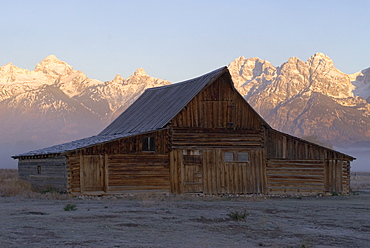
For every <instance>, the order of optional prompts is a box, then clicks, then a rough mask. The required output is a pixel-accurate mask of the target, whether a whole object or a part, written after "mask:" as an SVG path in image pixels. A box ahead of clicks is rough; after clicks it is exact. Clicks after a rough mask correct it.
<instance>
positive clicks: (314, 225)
mask: <svg viewBox="0 0 370 248" xmlns="http://www.w3.org/2000/svg"><path fill="white" fill-rule="evenodd" d="M68 204H69V205H70V206H72V207H71V208H73V207H74V206H75V207H76V208H77V209H76V210H75V211H65V210H64V208H65V207H66V206H67V205H68ZM244 210H246V213H247V216H246V218H245V221H235V220H232V219H231V218H230V217H229V216H228V214H230V213H232V212H235V211H238V213H243V212H244ZM0 220H1V222H0V230H1V231H0V247H301V248H303V247H369V244H370V193H369V192H367V191H362V192H359V193H354V194H352V195H350V196H324V197H322V196H318V197H286V198H280V197H279V198H277V197H276V198H274V197H269V198H266V197H263V196H240V197H225V196H224V197H220V196H217V197H216V196H213V197H212V196H206V197H205V196H165V195H135V196H120V197H118V196H110V197H84V198H70V197H65V198H64V199H35V198H24V197H19V196H14V197H0Z"/></svg>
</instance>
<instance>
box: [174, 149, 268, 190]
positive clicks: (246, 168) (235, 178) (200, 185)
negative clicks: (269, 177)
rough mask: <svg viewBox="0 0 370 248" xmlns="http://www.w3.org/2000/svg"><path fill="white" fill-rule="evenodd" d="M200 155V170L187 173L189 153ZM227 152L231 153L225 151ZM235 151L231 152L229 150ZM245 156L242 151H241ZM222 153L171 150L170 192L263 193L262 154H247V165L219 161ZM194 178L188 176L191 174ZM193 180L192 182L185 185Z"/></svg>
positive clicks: (207, 150)
mask: <svg viewBox="0 0 370 248" xmlns="http://www.w3.org/2000/svg"><path fill="white" fill-rule="evenodd" d="M195 151H196V152H197V153H199V154H201V155H200V156H199V157H200V158H199V159H197V166H200V165H198V163H199V162H201V163H202V167H201V169H199V167H198V168H191V169H190V170H189V169H188V162H187V161H186V160H189V159H188V158H186V156H188V155H184V154H189V152H195ZM227 151H231V150H230V149H228V150H227ZM233 151H235V150H233ZM241 151H244V152H246V150H241ZM223 152H224V150H218V149H205V150H198V149H195V150H173V151H172V152H171V155H170V159H171V168H170V174H171V192H173V193H177V194H180V193H197V192H201V193H206V194H229V193H231V194H246V193H264V192H265V188H266V178H265V160H264V152H263V151H262V150H249V151H248V154H249V161H248V162H225V161H222V157H223V155H222V153H223ZM194 172H195V174H192V173H194ZM189 178H193V181H189Z"/></svg>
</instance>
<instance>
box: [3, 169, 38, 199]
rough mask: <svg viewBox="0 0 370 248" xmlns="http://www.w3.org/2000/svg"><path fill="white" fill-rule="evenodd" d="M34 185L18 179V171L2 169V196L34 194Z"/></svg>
mask: <svg viewBox="0 0 370 248" xmlns="http://www.w3.org/2000/svg"><path fill="white" fill-rule="evenodd" d="M33 192H34V190H33V188H32V185H31V184H30V183H28V182H25V181H23V180H21V179H19V178H18V171H17V170H11V169H0V196H16V195H23V194H32V193H33Z"/></svg>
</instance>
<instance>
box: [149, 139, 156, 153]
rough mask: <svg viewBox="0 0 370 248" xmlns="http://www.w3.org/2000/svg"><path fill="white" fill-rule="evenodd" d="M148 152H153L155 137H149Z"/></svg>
mask: <svg viewBox="0 0 370 248" xmlns="http://www.w3.org/2000/svg"><path fill="white" fill-rule="evenodd" d="M149 144H150V147H149V151H153V152H154V151H155V137H149Z"/></svg>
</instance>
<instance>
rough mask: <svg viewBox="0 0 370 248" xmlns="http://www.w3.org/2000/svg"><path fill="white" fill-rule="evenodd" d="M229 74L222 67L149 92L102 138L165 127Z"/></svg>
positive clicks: (104, 132)
mask: <svg viewBox="0 0 370 248" xmlns="http://www.w3.org/2000/svg"><path fill="white" fill-rule="evenodd" d="M226 71H227V67H222V68H219V69H217V70H214V71H212V72H210V73H207V74H205V75H203V76H200V77H197V78H194V79H190V80H187V81H184V82H181V83H176V84H172V85H166V86H162V87H156V88H150V89H147V90H146V91H145V92H144V93H143V94H142V95H141V96H140V97H139V98H138V99H137V100H136V101H135V102H134V103H133V104H132V105H131V106H130V107H129V108H128V109H127V110H126V111H125V112H123V113H122V114H121V115H120V116H119V117H118V118H117V119H115V120H114V121H113V122H112V123H111V124H110V125H109V126H108V127H106V128H105V129H104V130H103V131H102V132H101V133H100V134H99V135H112V134H119V133H131V132H148V131H152V130H157V129H160V128H163V127H164V126H165V125H166V124H167V123H168V122H169V121H170V120H171V119H173V118H174V117H175V116H176V115H177V114H178V113H179V112H180V111H181V110H182V109H183V108H184V107H185V106H186V105H187V104H188V103H189V102H190V101H191V100H192V99H193V98H194V97H195V96H196V95H197V94H198V93H199V92H200V91H201V90H202V89H203V88H204V87H205V86H206V85H207V84H210V83H212V82H213V81H214V80H215V79H216V78H218V76H219V75H221V74H223V73H224V72H226Z"/></svg>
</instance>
